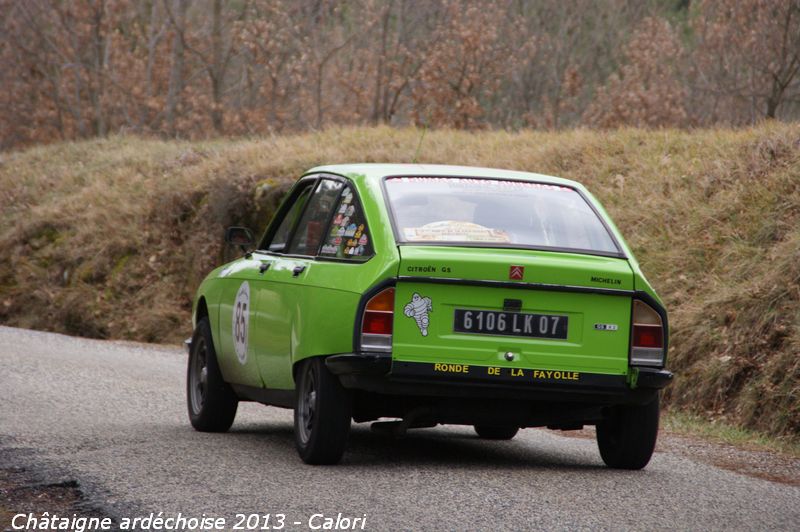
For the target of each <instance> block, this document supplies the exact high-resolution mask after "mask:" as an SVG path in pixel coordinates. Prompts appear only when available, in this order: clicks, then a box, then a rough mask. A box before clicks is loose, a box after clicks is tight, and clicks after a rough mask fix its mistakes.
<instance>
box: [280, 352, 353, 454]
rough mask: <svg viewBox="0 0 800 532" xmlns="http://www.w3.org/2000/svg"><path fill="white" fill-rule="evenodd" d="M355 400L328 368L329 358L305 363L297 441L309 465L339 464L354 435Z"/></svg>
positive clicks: (299, 389)
mask: <svg viewBox="0 0 800 532" xmlns="http://www.w3.org/2000/svg"><path fill="white" fill-rule="evenodd" d="M351 412H352V397H351V394H350V392H349V391H347V390H346V389H345V388H344V387H343V386H342V383H341V382H339V379H338V378H337V377H336V376H335V375H333V374H332V373H331V372H330V371H328V368H327V367H326V366H325V359H324V358H322V357H315V358H311V359H308V360H305V361H303V362H302V363H301V364H300V368H299V369H298V372H297V389H296V391H295V408H294V441H295V446H296V447H297V452H298V453H299V454H300V458H302V459H303V461H304V462H305V463H307V464H315V465H322V464H335V463H337V462H339V460H341V459H342V455H343V454H344V450H345V448H346V447H347V437H348V435H349V434H350V417H351Z"/></svg>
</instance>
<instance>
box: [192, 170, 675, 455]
mask: <svg viewBox="0 0 800 532" xmlns="http://www.w3.org/2000/svg"><path fill="white" fill-rule="evenodd" d="M226 240H227V241H228V242H229V243H231V244H234V245H238V246H241V247H242V249H243V251H245V254H244V256H243V257H242V258H240V259H238V260H235V261H233V262H231V263H229V264H226V265H224V266H221V267H219V268H217V269H216V270H214V271H212V272H211V273H210V274H209V275H208V277H206V279H205V280H204V281H203V283H202V284H201V286H200V287H199V289H198V292H197V297H196V299H195V302H194V308H193V324H194V334H193V336H192V338H191V340H190V341H188V342H187V343H188V346H189V364H188V378H187V396H188V397H187V399H188V401H187V402H188V408H189V417H190V420H191V423H192V425H193V426H194V427H195V428H196V429H197V430H201V431H226V430H227V429H228V428H230V426H231V424H232V423H233V419H234V416H235V415H236V408H237V404H238V402H239V401H258V402H261V403H264V404H268V405H274V406H279V407H286V408H293V409H294V425H295V427H294V428H295V430H294V432H295V442H296V446H297V450H298V452H299V453H300V456H301V458H302V459H303V460H304V461H305V462H307V463H312V464H325V463H335V462H337V461H339V460H340V459H341V457H342V455H343V453H344V450H345V446H346V442H347V436H348V433H349V430H350V425H351V421H355V422H365V421H376V420H379V419H381V418H393V419H395V421H388V422H387V421H383V422H380V423H376V424H375V425H374V426H375V427H376V428H381V427H382V428H383V429H385V430H392V431H395V432H398V433H402V432H403V431H405V430H406V429H408V428H416V427H432V426H435V425H437V424H439V423H443V424H444V423H450V424H462V425H473V426H474V427H475V431H476V432H477V434H478V436H480V437H481V438H487V439H510V438H513V437H514V435H515V434H516V433H517V431H518V429H519V428H524V427H539V426H546V427H550V428H555V429H563V430H570V429H580V428H582V427H583V426H584V425H596V426H597V443H598V447H599V450H600V454H601V456H602V459H603V461H604V462H605V463H606V464H607V465H609V466H611V467H615V468H626V469H639V468H642V467H644V466H645V465H646V464H647V463H648V461H649V460H650V457H651V455H652V453H653V448H654V446H655V441H656V436H657V433H658V417H659V399H658V390H659V389H661V388H663V387H664V386H665V385H666V384H668V383H669V382H670V380H671V378H672V374H671V373H670V372H668V371H666V370H665V369H664V364H665V359H666V353H667V332H668V328H667V314H666V311H665V309H664V306H663V304H662V303H661V301H660V299H659V297H658V295H656V293H655V291H654V290H653V288H652V287H651V286H650V284H649V283H648V282H647V280H646V279H645V277H644V275H643V274H642V272H641V270H640V269H639V265H638V264H637V262H636V260H635V259H634V257H633V255H632V254H631V251H630V249H628V247H627V245H626V244H625V242H624V240H623V238H622V236H621V235H620V233H619V231H618V230H617V228H616V227H615V226H614V224H613V222H612V221H611V219H610V218H609V217H608V215H607V214H606V212H605V211H604V210H603V208H602V207H601V206H600V204H599V203H598V202H597V200H595V199H594V198H593V197H592V195H591V194H590V193H589V192H588V191H587V190H586V189H585V188H584V187H583V186H582V185H580V184H579V183H576V182H574V181H569V180H565V179H559V178H556V177H549V176H544V175H538V174H531V173H525V172H514V171H506V170H495V169H488V168H471V167H457V166H439V165H383V164H353V165H336V166H324V167H318V168H314V169H312V170H309V171H308V173H306V174H305V175H303V176H302V177H301V178H300V179H299V180H298V181H297V183H296V185H295V186H294V188H293V189H292V190H291V192H290V193H289V195H288V196H287V198H286V200H285V201H284V202H283V204H282V205H281V207H280V208H279V210H278V212H277V214H276V215H275V218H274V219H273V220H272V222H271V223H270V224H269V227H268V228H267V231H266V233H265V234H264V236H263V238H261V240H260V241H255V239H254V238H253V236H252V233H251V232H250V231H249V230H247V229H245V228H240V227H233V228H230V229H228V231H227V233H226Z"/></svg>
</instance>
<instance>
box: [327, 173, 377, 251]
mask: <svg viewBox="0 0 800 532" xmlns="http://www.w3.org/2000/svg"><path fill="white" fill-rule="evenodd" d="M333 216H334V217H333V222H332V223H331V227H330V230H329V231H328V235H327V236H326V238H325V244H324V245H323V246H322V250H321V251H320V256H321V257H335V258H339V259H352V260H365V259H368V258H369V257H371V256H372V255H373V251H372V241H371V238H372V237H371V235H370V234H369V230H368V228H367V220H366V218H365V217H364V211H362V210H361V205H359V203H358V199H357V198H356V197H355V194H353V191H352V189H351V188H350V187H349V186H347V187H345V188H344V190H343V191H342V196H341V197H340V198H339V203H338V204H337V205H336V214H334V215H333Z"/></svg>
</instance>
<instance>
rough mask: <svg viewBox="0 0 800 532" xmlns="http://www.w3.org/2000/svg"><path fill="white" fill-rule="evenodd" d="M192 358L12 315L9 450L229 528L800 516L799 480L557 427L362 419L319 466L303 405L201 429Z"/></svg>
mask: <svg viewBox="0 0 800 532" xmlns="http://www.w3.org/2000/svg"><path fill="white" fill-rule="evenodd" d="M185 361H186V357H185V355H184V353H183V351H182V350H180V349H178V348H174V349H173V348H165V347H150V346H146V345H140V344H130V343H118V342H101V341H93V340H85V339H78V338H70V337H66V336H61V335H55V334H47V333H40V332H32V331H26V330H19V329H10V328H5V327H0V363H1V364H2V366H1V368H2V369H0V453H1V454H0V458H2V460H0V461H5V462H9V461H15V462H17V463H19V464H24V465H26V466H32V467H36V468H38V469H40V470H43V471H47V472H49V473H48V474H50V475H52V477H53V478H54V479H75V480H77V481H78V482H79V484H80V486H81V487H82V489H83V490H84V491H85V492H86V494H87V496H88V497H89V499H90V502H91V503H92V504H94V505H96V506H97V507H99V508H102V509H103V510H104V511H105V512H107V513H109V514H110V515H112V516H115V517H117V518H123V517H136V516H145V515H148V514H149V513H150V512H156V513H157V512H164V515H170V514H176V513H178V512H181V513H182V514H183V515H184V516H196V517H201V516H202V515H203V514H206V515H215V516H224V517H226V519H227V523H228V528H226V530H229V529H230V528H231V527H232V525H233V524H234V523H235V514H236V513H243V514H250V513H258V514H267V513H271V514H273V515H274V514H278V513H282V514H285V516H286V518H285V519H286V527H285V528H284V530H307V525H308V520H309V518H310V517H311V516H312V515H313V514H318V513H323V514H325V515H326V516H333V517H335V516H336V515H337V514H338V513H340V512H341V513H342V514H343V515H344V516H349V517H362V516H363V515H364V514H366V527H365V528H364V529H365V530H537V529H546V530H603V529H607V530H654V529H679V530H774V529H784V530H797V527H798V526H799V524H800V488H798V487H792V486H788V485H785V484H779V483H773V482H769V481H766V480H760V479H756V478H751V477H748V476H743V475H740V474H737V473H734V472H731V471H727V470H722V469H717V468H715V467H713V466H710V465H706V464H704V463H701V462H699V461H695V460H692V459H691V457H684V456H680V455H677V454H671V453H669V452H658V453H656V455H655V456H654V458H653V460H652V462H651V463H650V465H649V466H648V468H647V469H645V470H644V471H639V472H620V471H612V470H609V469H606V468H605V467H604V466H603V463H602V461H601V459H600V456H599V454H598V452H597V450H596V446H595V443H594V442H593V441H590V440H586V439H578V438H567V437H563V436H560V435H558V434H556V433H553V432H550V431H546V430H533V429H529V430H525V431H522V432H521V433H520V435H518V436H517V437H516V438H515V439H514V440H513V441H511V442H486V441H481V440H479V439H477V437H476V436H474V434H473V433H472V431H471V430H470V429H468V428H466V427H453V428H443V427H439V428H436V429H424V430H418V431H415V432H411V433H409V436H408V437H406V438H404V439H391V438H389V437H386V436H382V435H378V434H373V433H372V432H370V430H369V428H368V426H367V425H359V426H356V427H354V430H353V434H352V437H351V443H350V448H349V451H348V453H347V454H346V455H345V458H344V460H343V462H342V463H341V464H340V465H339V466H334V467H312V466H307V465H304V464H302V463H301V462H300V460H299V458H298V457H297V455H296V452H295V450H294V447H293V440H292V416H291V412H290V411H288V410H281V409H276V408H267V407H263V406H261V405H256V404H251V403H246V404H242V405H241V406H240V409H239V414H238V416H237V419H236V422H235V423H234V426H233V428H232V430H231V431H230V432H229V433H227V434H214V435H212V434H201V433H198V432H195V431H194V430H192V428H191V427H190V425H189V423H188V420H187V417H186V412H185V410H186V407H185V399H184V371H185ZM273 519H274V518H273ZM295 522H300V523H301V524H300V525H294V524H293V523H295ZM274 523H275V521H274V520H273V521H272V524H274ZM313 524H321V521H319V518H317V521H314V523H313ZM4 526H7V525H6V524H4Z"/></svg>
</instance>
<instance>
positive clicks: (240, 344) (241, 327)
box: [231, 281, 250, 364]
mask: <svg viewBox="0 0 800 532" xmlns="http://www.w3.org/2000/svg"><path fill="white" fill-rule="evenodd" d="M249 326H250V285H249V284H248V283H247V281H245V282H243V283H242V286H240V287H239V291H238V292H236V302H235V303H234V304H233V326H232V328H231V331H232V332H233V347H234V349H235V350H236V358H238V359H239V362H240V363H242V364H244V363H245V362H247V335H248V329H249Z"/></svg>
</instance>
